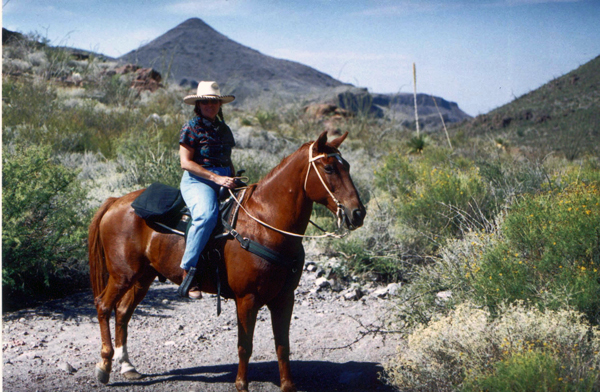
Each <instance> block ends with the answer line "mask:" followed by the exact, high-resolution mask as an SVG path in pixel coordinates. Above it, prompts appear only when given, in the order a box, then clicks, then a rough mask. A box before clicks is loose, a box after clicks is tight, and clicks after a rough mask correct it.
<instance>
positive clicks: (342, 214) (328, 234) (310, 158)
mask: <svg viewBox="0 0 600 392" xmlns="http://www.w3.org/2000/svg"><path fill="white" fill-rule="evenodd" d="M314 144H315V143H314V142H313V143H312V144H311V145H310V147H309V148H308V170H307V171H306V178H305V179H304V192H306V184H307V182H308V175H309V173H310V169H311V167H314V168H315V172H317V176H318V177H319V180H321V184H323V187H324V188H325V190H326V191H327V193H329V196H331V199H332V200H333V202H334V203H335V204H336V205H337V211H336V217H337V219H338V221H337V225H338V228H340V227H341V225H342V221H343V219H344V217H345V216H346V214H345V212H344V206H343V205H342V203H340V202H339V200H338V199H337V198H336V197H335V196H334V194H333V192H331V190H330V189H329V187H328V186H327V184H325V181H324V180H323V177H322V176H321V173H319V170H318V169H317V166H316V165H315V161H317V160H319V159H321V158H330V157H336V158H337V159H339V160H340V161H341V160H342V154H340V153H339V152H336V153H331V154H325V153H323V154H321V155H317V156H316V157H313V153H312V150H313V146H314ZM229 194H230V195H231V197H232V198H233V200H235V202H236V203H237V205H238V207H239V208H241V209H242V210H243V211H244V212H245V213H246V215H248V217H250V218H251V219H253V220H255V221H256V222H258V223H260V224H261V225H263V226H265V227H268V228H269V229H271V230H274V231H277V232H279V233H282V234H286V235H290V236H293V237H301V238H324V237H335V238H343V237H345V236H346V235H347V234H348V233H347V232H345V233H342V234H337V233H331V232H326V233H325V234H322V235H304V234H296V233H291V232H288V231H285V230H280V229H278V228H276V227H273V226H271V225H269V224H268V223H265V222H263V221H261V220H260V219H258V218H255V217H254V216H253V215H252V214H250V212H249V211H248V210H246V208H244V206H243V205H242V203H241V201H240V200H238V199H237V198H236V197H235V194H234V193H233V191H232V190H231V189H229ZM241 199H243V195H242V197H241ZM311 223H312V221H311ZM313 225H315V224H314V223H313ZM315 226H316V227H317V228H319V227H318V226H317V225H315ZM319 229H320V228H319ZM321 230H322V229H321ZM323 231H324V230H323Z"/></svg>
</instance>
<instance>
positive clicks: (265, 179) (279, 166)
mask: <svg viewBox="0 0 600 392" xmlns="http://www.w3.org/2000/svg"><path fill="white" fill-rule="evenodd" d="M310 143H311V142H308V143H304V144H303V145H302V146H300V148H299V149H297V150H296V151H294V152H293V153H291V154H290V155H288V156H287V157H285V158H283V159H282V160H281V162H279V164H278V165H277V166H275V167H274V168H273V169H271V171H270V172H269V173H267V175H266V176H264V177H263V178H262V179H261V180H260V181H258V183H257V185H260V184H262V183H266V182H268V181H269V180H270V179H271V178H272V177H273V176H275V174H277V173H279V171H280V170H281V169H282V168H283V167H284V166H285V165H287V163H288V162H289V161H290V160H292V158H293V157H294V156H296V155H297V154H298V153H299V152H300V151H302V150H303V149H304V148H306V147H307V146H309V145H310Z"/></svg>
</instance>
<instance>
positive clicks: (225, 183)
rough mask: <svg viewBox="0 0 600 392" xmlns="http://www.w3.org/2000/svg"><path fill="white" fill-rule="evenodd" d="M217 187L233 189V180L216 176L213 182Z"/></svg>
mask: <svg viewBox="0 0 600 392" xmlns="http://www.w3.org/2000/svg"><path fill="white" fill-rule="evenodd" d="M214 182H215V183H216V184H217V185H220V186H224V187H225V188H235V185H236V184H235V179H234V178H233V177H227V176H217V177H216V178H215V180H214Z"/></svg>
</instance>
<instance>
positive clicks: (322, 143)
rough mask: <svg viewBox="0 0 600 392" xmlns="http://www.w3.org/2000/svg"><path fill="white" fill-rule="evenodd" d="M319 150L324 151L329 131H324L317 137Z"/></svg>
mask: <svg viewBox="0 0 600 392" xmlns="http://www.w3.org/2000/svg"><path fill="white" fill-rule="evenodd" d="M316 143H317V151H324V150H325V144H327V131H323V132H322V133H321V135H319V138H318V139H317V142H316Z"/></svg>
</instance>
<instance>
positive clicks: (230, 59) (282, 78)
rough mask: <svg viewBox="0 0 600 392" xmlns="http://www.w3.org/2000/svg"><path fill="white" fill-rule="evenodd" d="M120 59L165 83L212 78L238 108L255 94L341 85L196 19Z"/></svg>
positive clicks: (186, 83) (289, 93) (290, 93)
mask: <svg viewBox="0 0 600 392" xmlns="http://www.w3.org/2000/svg"><path fill="white" fill-rule="evenodd" d="M119 60H121V61H124V62H130V63H135V64H140V65H142V66H144V67H153V68H155V69H157V70H159V72H161V73H162V74H163V77H164V78H165V79H171V80H175V81H176V82H177V83H179V84H180V85H182V86H189V87H191V88H193V87H195V86H196V85H197V83H198V81H200V80H216V81H218V82H219V83H220V84H222V86H223V90H224V92H225V93H227V94H233V95H235V96H236V97H237V99H238V104H239V103H242V102H243V101H245V100H246V99H247V98H248V97H253V98H256V96H257V93H258V95H262V96H273V95H275V96H276V95H284V96H285V97H286V98H287V97H291V96H294V95H306V94H309V93H311V92H314V91H315V90H321V89H324V88H325V89H327V88H331V87H338V86H342V85H343V83H342V82H340V81H338V80H336V79H334V78H332V77H331V76H329V75H326V74H324V73H322V72H319V71H317V70H315V69H313V68H310V67H308V66H306V65H302V64H299V63H296V62H293V61H288V60H282V59H276V58H273V57H270V56H266V55H264V54H262V53H260V52H258V51H256V50H253V49H250V48H248V47H246V46H243V45H241V44H239V43H237V42H235V41H233V40H231V39H229V38H227V37H226V36H224V35H223V34H221V33H219V32H217V31H215V30H214V29H213V28H211V27H210V26H208V25H207V24H206V23H204V22H203V21H202V20H200V19H198V18H192V19H188V20H186V21H185V22H183V23H181V24H180V25H178V26H177V27H175V28H173V29H171V30H169V31H167V32H166V33H165V34H163V35H161V36H160V37H158V38H156V39H155V40H153V41H151V42H150V43H148V44H146V45H144V46H142V47H140V48H139V49H136V50H134V51H131V52H129V53H127V54H125V55H123V56H122V57H120V58H119Z"/></svg>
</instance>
